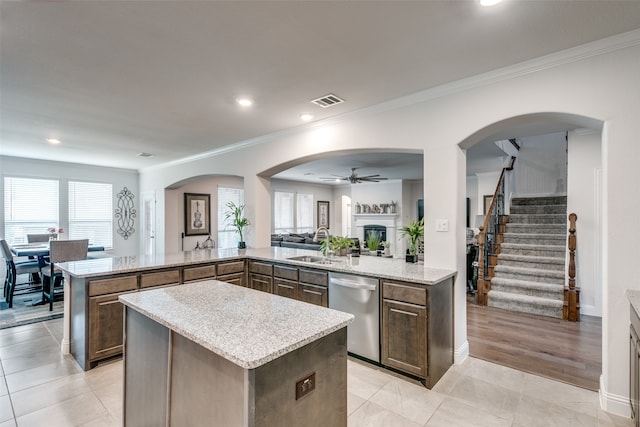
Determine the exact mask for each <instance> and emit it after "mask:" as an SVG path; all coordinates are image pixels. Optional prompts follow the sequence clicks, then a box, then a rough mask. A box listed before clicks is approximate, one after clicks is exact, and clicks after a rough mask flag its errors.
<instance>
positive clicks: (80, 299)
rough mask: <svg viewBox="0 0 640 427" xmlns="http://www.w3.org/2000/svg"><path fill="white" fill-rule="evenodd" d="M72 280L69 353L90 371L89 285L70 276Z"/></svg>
mask: <svg viewBox="0 0 640 427" xmlns="http://www.w3.org/2000/svg"><path fill="white" fill-rule="evenodd" d="M70 279H71V280H70V285H69V289H70V290H71V296H70V304H71V307H70V310H69V311H70V314H71V319H70V322H69V328H70V331H69V338H70V339H71V342H70V343H69V351H70V353H71V355H72V356H73V358H74V359H76V361H77V362H78V364H79V365H80V367H81V368H82V369H83V370H85V371H87V370H89V360H88V358H87V338H88V331H89V318H88V315H87V314H88V312H87V310H88V307H87V304H88V298H87V285H86V281H85V279H83V278H78V277H73V276H70ZM67 298H69V296H67Z"/></svg>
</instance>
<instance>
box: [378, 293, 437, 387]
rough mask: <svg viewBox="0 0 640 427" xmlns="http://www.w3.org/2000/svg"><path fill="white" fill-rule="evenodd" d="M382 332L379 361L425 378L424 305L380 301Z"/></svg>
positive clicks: (425, 334)
mask: <svg viewBox="0 0 640 427" xmlns="http://www.w3.org/2000/svg"><path fill="white" fill-rule="evenodd" d="M382 331H383V332H382V338H383V339H382V360H381V362H382V364H383V365H387V366H390V367H392V368H396V369H399V370H401V371H404V372H407V373H410V374H413V375H416V376H419V377H426V375H427V354H426V353H427V309H426V307H424V306H418V305H414V304H406V303H402V302H396V301H390V300H383V301H382Z"/></svg>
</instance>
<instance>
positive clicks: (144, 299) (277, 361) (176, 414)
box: [120, 280, 353, 426]
mask: <svg viewBox="0 0 640 427" xmlns="http://www.w3.org/2000/svg"><path fill="white" fill-rule="evenodd" d="M120 301H122V303H123V304H124V305H125V343H124V349H125V358H124V423H125V425H176V426H180V425H198V424H201V423H202V422H203V421H202V420H206V424H208V425H220V426H222V425H224V426H273V425H301V424H304V425H308V426H323V425H331V426H346V425H347V346H346V339H347V330H346V326H347V324H348V323H349V322H350V321H352V319H353V316H352V315H350V314H347V313H343V312H340V311H336V310H331V309H327V308H324V307H317V306H314V305H310V304H305V303H302V302H299V301H295V300H292V299H290V298H283V297H280V296H277V295H272V294H267V293H264V292H255V291H252V290H250V289H245V288H243V287H239V286H234V285H232V284H229V283H225V282H220V281H217V280H209V281H202V282H198V283H191V284H186V285H183V286H172V287H165V288H160V289H152V290H147V291H145V292H136V293H130V294H126V295H122V296H120Z"/></svg>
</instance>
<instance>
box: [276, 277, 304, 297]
mask: <svg viewBox="0 0 640 427" xmlns="http://www.w3.org/2000/svg"><path fill="white" fill-rule="evenodd" d="M273 293H274V294H276V295H280V296H281V297H287V298H293V299H296V298H298V282H296V281H293V280H286V279H280V278H274V279H273Z"/></svg>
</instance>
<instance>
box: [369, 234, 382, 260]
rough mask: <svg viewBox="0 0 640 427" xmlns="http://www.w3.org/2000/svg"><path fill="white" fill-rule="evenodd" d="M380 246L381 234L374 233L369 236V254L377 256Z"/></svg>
mask: <svg viewBox="0 0 640 427" xmlns="http://www.w3.org/2000/svg"><path fill="white" fill-rule="evenodd" d="M378 246H380V234H379V233H376V232H374V231H372V232H371V233H369V236H367V247H368V248H369V253H371V252H373V253H376V254H377V252H378Z"/></svg>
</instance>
